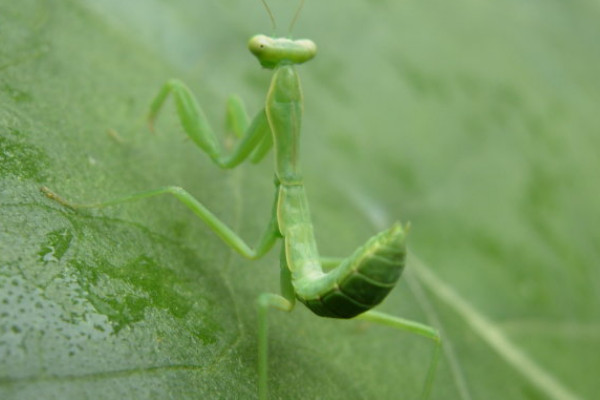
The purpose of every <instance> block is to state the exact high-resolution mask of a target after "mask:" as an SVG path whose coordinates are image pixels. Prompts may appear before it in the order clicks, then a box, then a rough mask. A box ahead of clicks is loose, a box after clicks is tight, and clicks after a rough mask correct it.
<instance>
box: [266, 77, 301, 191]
mask: <svg viewBox="0 0 600 400" xmlns="http://www.w3.org/2000/svg"><path fill="white" fill-rule="evenodd" d="M265 111H266V113H267V118H268V120H269V126H270V128H271V132H272V134H273V143H274V146H275V174H276V175H277V177H278V178H279V181H280V182H281V183H282V184H283V185H286V184H292V185H294V184H301V183H302V173H301V171H300V163H299V157H300V149H299V148H300V126H301V121H302V90H301V88H300V79H299V77H298V74H297V73H296V70H295V69H294V66H293V65H282V66H279V67H277V68H276V69H275V73H274V74H273V78H272V79H271V86H270V88H269V92H268V94H267V101H266V106H265Z"/></svg>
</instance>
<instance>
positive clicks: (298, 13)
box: [261, 0, 305, 34]
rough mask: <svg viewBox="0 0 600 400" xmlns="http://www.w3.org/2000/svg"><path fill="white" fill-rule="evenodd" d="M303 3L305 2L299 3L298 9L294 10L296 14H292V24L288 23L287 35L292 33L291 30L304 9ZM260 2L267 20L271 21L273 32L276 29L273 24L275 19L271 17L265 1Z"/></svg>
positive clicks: (271, 14) (271, 13) (302, 0)
mask: <svg viewBox="0 0 600 400" xmlns="http://www.w3.org/2000/svg"><path fill="white" fill-rule="evenodd" d="M304 1H305V0H301V1H300V5H298V8H297V9H296V12H295V13H294V17H293V18H292V22H291V23H290V26H289V28H288V34H291V33H292V29H293V28H294V25H295V24H296V21H297V20H298V17H299V16H300V12H301V11H302V8H303V7H304ZM261 2H262V3H263V5H264V6H265V9H266V10H267V14H269V19H270V20H271V25H273V30H275V29H276V28H277V24H276V23H275V17H274V16H273V12H272V11H271V8H270V7H269V5H268V4H267V1H266V0H261Z"/></svg>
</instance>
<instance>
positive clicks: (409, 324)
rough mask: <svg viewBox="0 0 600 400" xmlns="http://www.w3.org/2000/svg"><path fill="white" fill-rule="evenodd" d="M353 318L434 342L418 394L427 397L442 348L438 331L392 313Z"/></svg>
mask: <svg viewBox="0 0 600 400" xmlns="http://www.w3.org/2000/svg"><path fill="white" fill-rule="evenodd" d="M355 319H361V320H364V321H370V322H374V323H376V324H380V325H385V326H389V327H391V328H395V329H398V330H402V331H407V332H411V333H414V334H416V335H419V336H423V337H425V338H427V339H431V340H432V341H433V342H434V344H435V347H434V349H433V353H432V355H431V360H430V361H429V367H428V369H427V376H426V378H425V382H424V383H423V389H422V391H421V396H420V399H422V400H425V399H427V398H429V394H430V392H431V388H432V386H433V379H434V377H435V372H436V370H437V365H438V363H439V359H440V354H441V350H442V338H441V336H440V334H439V332H438V331H437V330H436V329H435V328H433V327H431V326H428V325H424V324H421V323H419V322H415V321H411V320H407V319H404V318H399V317H394V316H392V315H389V314H385V313H381V312H378V311H368V312H365V313H363V314H360V315H359V316H357V317H356V318H355Z"/></svg>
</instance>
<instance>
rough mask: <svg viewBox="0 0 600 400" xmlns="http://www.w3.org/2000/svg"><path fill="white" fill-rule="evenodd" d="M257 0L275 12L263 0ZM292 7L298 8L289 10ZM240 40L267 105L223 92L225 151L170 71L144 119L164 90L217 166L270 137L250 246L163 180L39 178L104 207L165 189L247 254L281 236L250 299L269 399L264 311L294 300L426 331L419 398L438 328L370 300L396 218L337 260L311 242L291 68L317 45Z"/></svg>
mask: <svg viewBox="0 0 600 400" xmlns="http://www.w3.org/2000/svg"><path fill="white" fill-rule="evenodd" d="M263 3H264V4H265V6H266V7H267V11H268V12H269V15H270V17H271V20H272V21H273V16H272V14H271V12H270V10H269V9H268V6H267V5H266V3H265V2H264V0H263ZM301 6H302V4H301V5H300V7H301ZM299 10H300V8H299V9H298V11H297V13H296V16H297V15H298V12H299ZM295 18H296V17H294V21H295ZM292 24H293V23H292ZM248 47H249V49H250V52H252V54H254V56H256V58H257V59H258V61H259V62H260V64H261V65H262V66H263V67H264V68H266V69H270V70H273V77H272V79H271V84H270V86H269V90H268V92H267V98H266V101H265V106H264V108H263V109H262V110H260V111H259V112H258V113H257V115H256V116H255V117H254V119H253V120H251V121H250V119H249V117H248V115H247V114H246V111H245V107H244V105H243V103H242V101H241V100H240V99H239V98H238V97H235V96H233V97H231V98H230V99H229V101H228V103H227V118H228V122H229V126H230V128H231V129H232V130H233V132H234V134H235V135H236V136H237V138H238V139H239V141H238V143H237V144H236V147H235V148H234V149H233V150H232V151H231V152H230V153H229V154H225V152H224V151H223V150H222V149H221V146H220V145H219V142H218V140H217V138H216V136H215V134H214V133H213V130H212V128H211V126H210V125H209V123H208V121H207V119H206V117H205V115H204V113H203V112H202V110H201V108H200V106H199V105H198V104H197V102H196V99H195V98H194V96H193V94H192V92H191V91H190V90H189V89H188V88H187V87H186V86H185V85H184V84H183V83H182V82H180V81H178V80H169V81H168V82H167V83H165V84H164V86H163V87H162V88H161V90H160V91H159V93H158V95H157V96H156V97H155V99H154V101H153V102H152V104H151V106H150V113H149V116H148V120H149V124H150V126H151V127H152V124H153V122H154V120H155V119H156V117H157V115H158V113H159V111H160V110H161V108H162V106H163V104H164V102H165V100H166V99H167V97H168V96H169V95H170V94H171V95H172V96H173V98H174V100H175V104H176V108H177V112H178V115H179V119H180V121H181V124H182V125H183V128H184V131H185V132H186V134H187V135H188V136H189V137H190V138H191V139H192V141H193V142H194V143H195V144H196V145H197V146H198V147H200V148H201V149H202V150H204V151H205V152H206V153H207V154H208V155H209V157H210V158H211V159H212V161H214V162H215V164H217V165H218V166H219V167H221V168H233V167H235V166H237V165H239V164H240V163H242V162H243V161H244V160H246V159H247V158H250V160H251V161H253V162H258V161H260V160H261V159H262V158H263V157H264V156H265V155H266V154H267V153H268V151H269V150H270V149H271V148H272V147H273V148H274V153H275V200H274V203H273V209H272V215H271V219H270V221H269V223H268V226H267V228H266V230H265V231H264V233H263V234H262V236H261V237H260V239H259V240H258V242H257V244H256V246H254V247H250V246H249V245H248V244H247V243H246V242H245V241H244V240H243V239H242V238H240V237H239V236H238V235H237V234H236V233H235V232H233V231H232V230H231V229H230V228H229V227H228V226H227V225H225V224H224V223H223V222H222V221H221V220H220V219H219V218H217V217H216V216H215V215H214V214H212V213H211V212H210V211H209V210H208V209H207V208H206V207H205V206H204V205H203V204H202V203H200V202H199V201H198V200H196V199H195V198H194V197H193V196H192V195H190V194H189V193H188V192H186V191H185V190H184V189H182V188H180V187H175V186H169V187H162V188H159V189H155V190H150V191H145V192H139V193H135V194H131V195H129V196H125V197H121V198H118V199H115V200H111V201H106V202H102V203H94V204H74V203H70V202H68V201H66V200H64V199H62V198H61V197H59V196H58V195H56V194H55V193H53V192H52V191H50V190H49V189H48V188H45V187H44V188H42V191H43V192H44V193H45V194H46V196H48V197H50V198H51V199H54V200H56V201H58V202H60V203H62V204H63V205H65V206H68V207H71V208H74V209H76V208H93V207H105V206H110V205H115V204H119V203H125V202H130V201H135V200H139V199H144V198H149V197H153V196H159V195H163V194H170V195H172V196H174V197H175V198H176V199H177V200H179V201H180V202H181V203H183V204H184V205H185V206H187V207H188V208H189V209H191V211H192V212H194V213H195V214H196V215H197V216H198V217H199V218H200V219H201V220H203V221H204V222H205V223H206V224H207V225H208V226H209V227H210V228H211V229H212V230H213V231H214V232H215V233H216V234H217V235H218V236H219V237H220V238H221V239H222V240H223V241H224V242H225V243H226V244H228V245H229V246H230V247H231V248H233V249H234V250H235V251H236V252H238V253H239V254H241V255H242V256H244V257H246V258H248V259H253V260H254V259H258V258H260V257H262V256H263V255H265V254H266V253H267V252H268V251H269V250H270V249H271V248H272V247H273V246H274V244H275V243H276V241H277V240H279V239H281V240H282V241H283V244H282V247H281V263H280V264H281V265H280V267H281V294H280V295H278V294H272V293H263V294H261V295H260V296H259V297H258V299H257V307H258V315H259V329H258V335H259V337H258V397H259V399H260V400H266V399H267V387H268V385H267V376H268V375H267V345H268V337H267V323H268V320H267V314H268V311H269V309H272V308H274V309H278V310H282V311H287V312H289V311H292V309H293V308H294V305H295V302H296V300H299V301H300V302H301V303H303V304H304V305H306V307H308V308H309V309H310V310H311V311H313V312H314V313H315V314H317V315H319V316H321V317H328V318H344V319H347V318H355V319H362V320H367V321H371V322H374V323H377V324H382V325H386V326H390V327H392V328H396V329H399V330H404V331H408V332H412V333H414V334H417V335H421V336H424V337H426V338H429V339H431V340H433V342H434V343H435V348H434V351H433V354H432V357H431V360H430V362H429V368H428V372H427V376H426V378H425V382H424V384H423V389H422V392H421V398H422V399H425V398H427V397H428V396H429V392H430V391H431V388H432V383H433V378H434V375H435V370H436V366H437V363H438V360H439V356H440V349H441V337H440V335H439V333H438V332H437V331H436V330H435V329H434V328H432V327H430V326H427V325H424V324H421V323H418V322H414V321H410V320H406V319H402V318H398V317H394V316H391V315H388V314H384V313H381V312H377V311H373V310H372V309H373V308H374V307H375V306H377V305H378V304H379V303H380V302H381V301H382V300H383V299H384V298H385V297H386V296H387V294H388V293H389V292H390V291H391V290H392V289H393V288H394V286H395V284H396V282H397V280H398V279H399V277H400V274H401V272H402V270H403V268H404V264H405V257H406V247H405V236H406V229H405V228H404V227H403V226H402V225H401V224H400V223H395V224H394V225H392V227H391V228H389V229H387V230H385V231H383V232H380V233H378V234H376V235H375V236H373V237H372V238H370V239H369V240H368V241H367V242H366V243H365V244H364V245H362V246H361V247H359V248H358V249H357V250H356V251H355V252H354V253H353V254H352V255H350V256H349V257H347V258H345V259H343V260H341V261H335V262H333V261H332V260H328V261H325V259H321V258H320V257H319V253H318V251H317V244H316V242H315V237H314V233H313V225H312V222H311V217H310V213H309V206H308V201H307V197H306V193H305V189H304V183H303V179H302V175H301V172H300V169H299V139H300V125H301V119H302V112H303V96H302V90H301V87H300V80H299V77H298V74H297V72H296V65H298V64H302V63H304V62H307V61H309V60H311V59H312V58H313V57H314V56H315V54H316V45H315V44H314V43H313V42H312V41H311V40H307V39H303V40H292V39H288V38H282V37H279V38H272V37H268V36H265V35H256V36H254V37H252V38H251V39H250V41H249V44H248ZM324 264H334V265H335V266H334V267H333V268H330V269H328V271H327V272H325V271H324V270H323V268H322V266H323V265H324Z"/></svg>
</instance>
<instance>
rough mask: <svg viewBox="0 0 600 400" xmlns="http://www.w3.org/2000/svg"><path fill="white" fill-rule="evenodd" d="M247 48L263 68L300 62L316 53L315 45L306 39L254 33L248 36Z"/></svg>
mask: <svg viewBox="0 0 600 400" xmlns="http://www.w3.org/2000/svg"><path fill="white" fill-rule="evenodd" d="M248 48H249V49H250V51H251V52H252V54H254V55H255V56H256V58H258V61H259V62H260V65H262V66H263V67H264V68H268V69H273V68H275V67H278V66H279V65H290V64H302V63H304V62H306V61H308V60H311V59H312V58H313V57H314V56H315V55H316V54H317V45H316V44H315V43H314V42H313V41H312V40H308V39H300V40H292V39H287V38H272V37H269V36H266V35H255V36H253V37H252V38H250V41H249V42H248Z"/></svg>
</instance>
